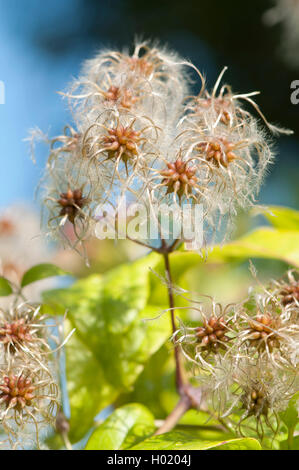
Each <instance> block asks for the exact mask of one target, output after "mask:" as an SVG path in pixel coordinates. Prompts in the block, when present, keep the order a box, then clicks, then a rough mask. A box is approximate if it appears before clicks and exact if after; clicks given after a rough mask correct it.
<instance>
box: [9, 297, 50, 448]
mask: <svg viewBox="0 0 299 470" xmlns="http://www.w3.org/2000/svg"><path fill="white" fill-rule="evenodd" d="M51 336H52V335H51V325H49V323H48V321H47V318H46V317H45V316H44V315H42V314H41V313H40V307H39V306H35V305H30V304H29V303H27V302H22V303H16V302H14V303H13V304H12V305H11V307H10V308H9V309H5V310H0V353H1V367H0V423H1V425H2V428H3V430H4V432H5V433H6V435H7V439H6V440H5V441H4V442H3V444H6V445H7V444H8V445H9V447H10V448H23V447H24V448H28V446H29V447H39V446H40V438H41V435H42V432H43V430H44V431H45V432H46V431H47V428H48V426H49V425H51V424H52V425H54V422H55V416H56V412H57V409H58V406H59V393H58V385H57V383H56V378H55V376H56V372H55V370H54V362H53V360H52V359H51V356H52V355H51V348H50V346H49V340H50V339H51ZM28 439H29V440H28Z"/></svg>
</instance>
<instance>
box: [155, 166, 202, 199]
mask: <svg viewBox="0 0 299 470" xmlns="http://www.w3.org/2000/svg"><path fill="white" fill-rule="evenodd" d="M195 173H196V168H193V167H191V166H189V167H188V165H187V163H186V162H184V161H183V160H182V159H181V158H178V159H177V160H176V161H175V162H174V163H167V169H166V170H163V171H161V172H160V174H161V176H163V177H164V178H163V180H162V184H163V185H165V186H167V194H169V193H176V194H177V195H178V196H179V198H180V199H181V198H182V196H183V195H184V194H185V195H186V196H187V197H188V196H189V195H190V194H191V193H192V188H193V187H194V186H195V185H196V183H197V181H198V178H197V177H196V176H195Z"/></svg>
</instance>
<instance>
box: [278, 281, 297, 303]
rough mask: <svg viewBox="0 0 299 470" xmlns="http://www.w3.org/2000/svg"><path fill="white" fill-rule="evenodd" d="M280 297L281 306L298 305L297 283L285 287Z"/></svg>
mask: <svg viewBox="0 0 299 470" xmlns="http://www.w3.org/2000/svg"><path fill="white" fill-rule="evenodd" d="M280 295H281V296H282V301H281V302H282V305H284V306H286V305H290V304H292V303H294V304H295V303H296V302H298V303H299V282H297V283H294V284H290V285H288V286H285V287H284V288H283V289H282V290H281V292H280Z"/></svg>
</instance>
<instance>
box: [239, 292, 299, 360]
mask: <svg viewBox="0 0 299 470" xmlns="http://www.w3.org/2000/svg"><path fill="white" fill-rule="evenodd" d="M285 313H286V312H285V310H284V307H282V306H281V304H280V306H279V303H278V301H277V299H275V298H273V296H272V297H269V296H268V295H267V293H263V294H257V295H255V296H253V297H252V298H251V300H250V302H249V303H248V301H246V302H245V303H244V304H242V305H241V306H240V309H239V311H238V312H237V315H236V323H235V324H236V328H237V330H238V334H237V338H236V349H237V350H238V351H239V352H241V353H243V354H244V355H247V356H249V357H251V358H252V359H254V358H255V359H256V360H257V359H260V358H264V357H267V358H268V360H269V361H270V362H272V363H273V364H274V365H275V366H276V367H278V368H280V367H281V368H288V367H290V368H294V367H296V364H297V361H298V359H297V353H296V351H297V349H298V345H299V343H298V341H299V324H298V322H297V321H294V319H293V318H290V316H289V315H286V314H285Z"/></svg>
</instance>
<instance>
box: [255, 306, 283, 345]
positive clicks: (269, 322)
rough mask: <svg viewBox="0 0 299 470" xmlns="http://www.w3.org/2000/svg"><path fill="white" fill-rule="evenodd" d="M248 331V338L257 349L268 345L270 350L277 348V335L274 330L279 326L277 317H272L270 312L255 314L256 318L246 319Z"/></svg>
mask: <svg viewBox="0 0 299 470" xmlns="http://www.w3.org/2000/svg"><path fill="white" fill-rule="evenodd" d="M248 324H249V326H250V332H249V335H248V337H247V338H248V340H249V342H250V344H251V345H252V346H255V347H257V348H258V349H265V348H266V346H267V347H268V349H269V351H270V352H272V351H273V349H274V348H279V346H280V342H279V337H278V335H277V334H276V333H275V330H276V329H277V328H278V327H279V324H280V321H279V318H275V319H274V318H273V317H272V315H270V314H267V313H266V314H263V315H257V316H256V319H252V320H248Z"/></svg>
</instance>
